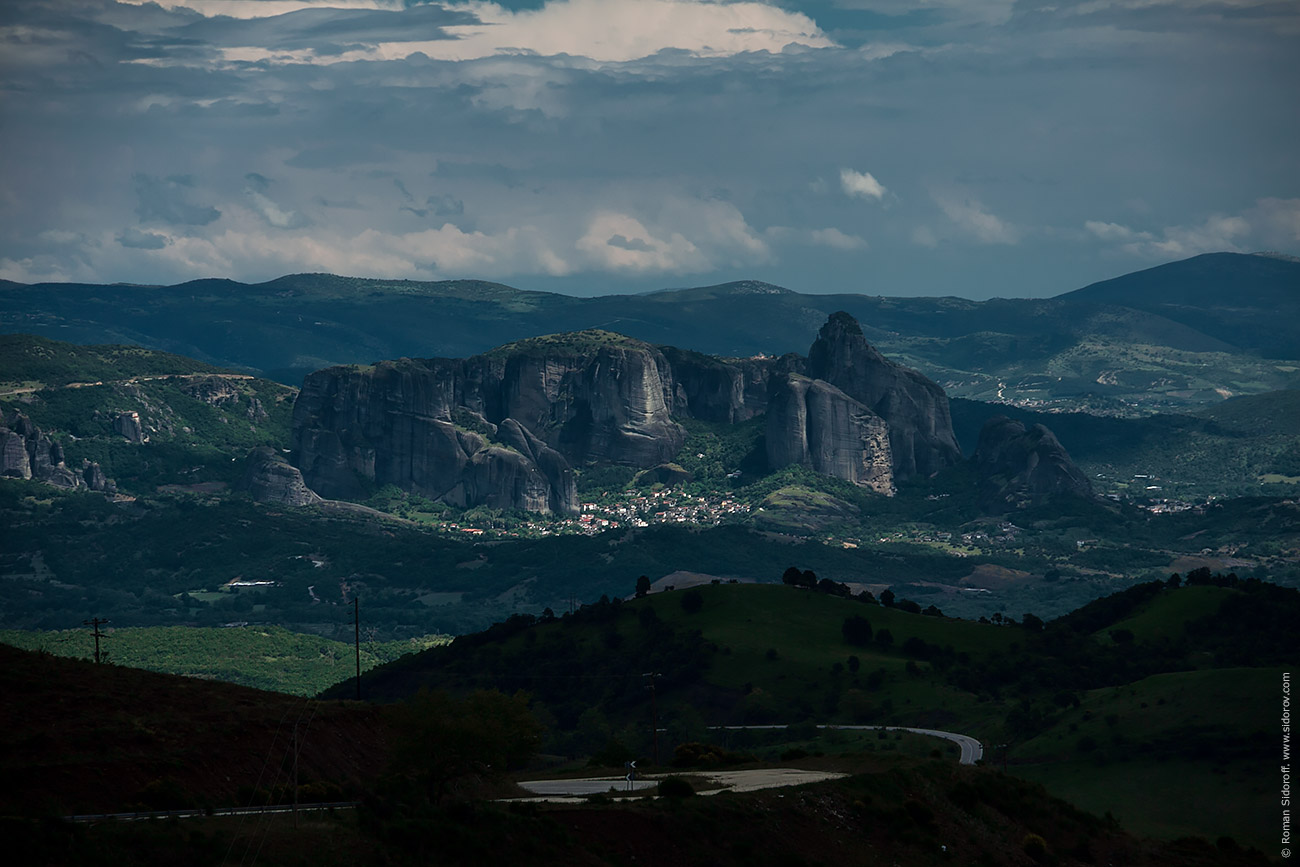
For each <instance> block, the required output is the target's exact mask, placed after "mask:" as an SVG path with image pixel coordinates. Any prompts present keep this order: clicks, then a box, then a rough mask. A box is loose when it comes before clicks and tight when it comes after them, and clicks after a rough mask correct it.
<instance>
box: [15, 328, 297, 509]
mask: <svg viewBox="0 0 1300 867" xmlns="http://www.w3.org/2000/svg"><path fill="white" fill-rule="evenodd" d="M0 365H3V366H2V367H0V370H3V371H4V373H3V376H4V377H5V379H6V380H8V383H7V384H5V383H0V412H3V414H4V416H5V417H6V418H9V419H12V418H13V417H14V414H15V413H22V414H23V415H25V416H27V417H28V418H30V419H31V420H32V422H33V423H35V424H36V426H37V427H38V428H40V429H41V431H42V432H43V433H45V434H47V435H48V436H50V437H51V438H52V439H54V440H55V441H57V442H59V443H61V444H62V445H63V447H64V454H65V459H66V461H67V462H68V465H69V466H80V464H81V461H82V460H83V459H85V460H90V461H95V462H98V463H99V465H100V467H101V468H102V469H103V470H104V473H105V475H107V476H108V477H109V478H111V479H113V480H114V481H115V482H116V483H117V486H118V490H119V491H121V492H123V493H127V494H136V495H138V494H144V493H153V492H154V491H155V490H156V489H157V488H159V487H160V486H177V487H180V488H183V489H184V488H192V489H197V490H207V491H212V490H220V489H222V488H224V487H228V486H230V485H232V484H233V483H234V482H235V481H237V480H238V479H239V477H240V475H241V474H242V473H243V459H244V456H245V455H246V454H247V453H248V451H249V450H250V449H252V448H254V447H256V446H261V445H269V446H273V447H275V448H282V447H284V446H287V445H288V442H289V424H290V419H291V416H292V413H293V399H294V396H295V395H296V393H297V392H296V391H295V390H294V389H291V388H288V387H286V386H283V385H280V384H279V383H275V382H271V381H269V380H264V379H256V378H254V377H252V376H249V375H248V374H244V373H233V372H231V371H228V370H222V369H221V368H217V367H214V366H212V365H209V364H204V363H202V362H199V361H194V360H193V359H189V358H182V357H180V356H176V355H169V354H167V353H163V352H152V351H149V350H145V349H141V348H139V347H133V346H77V345H74V344H71V343H63V342H59V341H53V340H46V339H44V338H39V337H30V336H26V335H17V336H5V337H2V338H0ZM127 413H136V415H137V416H138V418H139V425H140V431H141V433H142V435H143V438H144V439H145V440H146V441H144V442H132V441H131V440H130V439H128V437H127V436H126V435H125V434H124V432H123V428H122V427H121V426H120V425H119V423H118V419H119V418H120V417H121V416H123V414H127ZM196 486H197V487H196Z"/></svg>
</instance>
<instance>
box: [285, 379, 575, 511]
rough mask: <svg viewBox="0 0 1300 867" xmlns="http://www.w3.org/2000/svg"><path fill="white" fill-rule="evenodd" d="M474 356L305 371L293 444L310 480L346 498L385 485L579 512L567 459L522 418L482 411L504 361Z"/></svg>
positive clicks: (494, 402)
mask: <svg viewBox="0 0 1300 867" xmlns="http://www.w3.org/2000/svg"><path fill="white" fill-rule="evenodd" d="M475 361H477V360H476V359H470V360H468V361H458V360H450V359H431V360H428V361H417V360H411V359H401V360H400V361H394V362H381V363H379V364H376V365H374V366H372V367H368V368H355V367H353V368H330V369H327V370H321V371H317V372H316V373H313V374H311V375H310V376H308V377H307V379H306V381H305V382H304V383H303V387H302V391H301V392H299V395H298V399H297V401H296V402H295V404H294V416H293V440H292V444H293V449H292V458H293V463H294V464H295V465H296V466H297V467H298V468H299V469H300V470H301V471H302V474H303V478H304V479H305V481H306V483H307V485H309V486H310V487H311V488H312V489H313V490H315V491H318V492H320V494H321V495H322V496H325V497H330V498H339V499H346V498H350V497H356V496H359V495H360V494H361V492H362V491H363V489H364V488H365V486H366V485H367V483H378V484H381V485H383V484H392V485H396V486H398V487H399V488H402V489H403V490H406V491H410V492H412V493H418V494H421V495H422V496H427V497H429V498H431V499H435V500H439V501H442V502H445V503H448V504H450V505H455V506H477V505H490V506H492V507H496V508H518V509H528V510H530V511H538V512H555V513H570V512H576V511H577V508H578V502H577V490H576V487H575V483H574V477H573V470H572V469H571V468H570V466H569V463H568V462H567V461H566V460H565V458H564V457H563V456H562V455H561V454H560V453H559V452H558V451H556V450H555V449H553V448H551V447H550V446H549V445H547V443H546V442H545V441H543V440H542V439H541V437H539V436H537V435H535V434H533V433H532V432H531V431H528V430H527V429H526V428H525V427H524V426H523V425H521V424H520V423H519V422H517V421H516V420H514V419H512V418H505V419H502V420H501V423H500V424H496V423H493V422H490V421H488V420H487V418H486V417H485V416H484V414H483V412H482V410H485V409H486V410H489V411H491V410H496V409H498V408H499V407H500V405H501V403H502V401H501V398H500V395H499V393H498V389H497V388H496V386H498V385H499V384H500V382H502V381H503V380H498V379H495V378H494V377H493V376H492V373H493V372H494V371H493V368H494V367H495V369H496V372H498V373H500V372H503V369H504V365H494V364H492V363H491V362H490V360H487V363H479V364H475V363H473V362H475ZM484 374H487V375H486V376H485V375H484ZM485 380H486V381H487V383H488V384H489V385H490V386H492V387H490V388H488V389H485V388H484V381H485ZM521 391H523V390H522V389H521ZM467 405H468V406H472V407H474V409H469V408H468V406H467ZM498 437H499V439H498Z"/></svg>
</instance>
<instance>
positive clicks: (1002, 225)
mask: <svg viewBox="0 0 1300 867" xmlns="http://www.w3.org/2000/svg"><path fill="white" fill-rule="evenodd" d="M934 201H935V203H936V204H937V205H938V206H939V210H941V211H943V213H944V216H946V217H947V218H948V219H949V220H951V221H952V223H953V225H954V226H956V227H957V229H958V230H959V231H961V232H962V233H963V234H965V235H967V236H969V237H972V238H974V239H975V240H976V241H979V242H980V243H981V244H1015V243H1018V242H1019V241H1020V232H1019V230H1017V229H1016V227H1015V226H1012V225H1011V224H1009V223H1007V222H1005V221H1003V220H1002V219H1000V218H998V217H997V216H995V215H994V214H992V213H990V212H989V211H987V210H986V209H985V208H984V206H983V205H982V204H980V203H979V201H977V200H976V199H973V198H971V197H969V196H958V195H955V194H952V193H935V194H934Z"/></svg>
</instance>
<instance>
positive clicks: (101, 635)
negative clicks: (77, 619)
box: [81, 617, 108, 665]
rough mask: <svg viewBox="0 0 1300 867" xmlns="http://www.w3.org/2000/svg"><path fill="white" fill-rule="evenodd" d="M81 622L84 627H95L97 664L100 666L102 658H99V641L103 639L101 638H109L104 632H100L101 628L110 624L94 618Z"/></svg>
mask: <svg viewBox="0 0 1300 867" xmlns="http://www.w3.org/2000/svg"><path fill="white" fill-rule="evenodd" d="M81 622H82V624H83V625H84V626H92V627H94V632H95V664H96V665H98V664H99V660H100V656H99V639H101V638H106V637H107V636H105V635H104V633H102V632H100V631H99V627H101V626H103V625H104V624H105V623H108V621H107V620H101V619H99V618H98V617H92V618H90V619H89V620H83V621H81Z"/></svg>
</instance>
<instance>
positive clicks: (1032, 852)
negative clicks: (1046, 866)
mask: <svg viewBox="0 0 1300 867" xmlns="http://www.w3.org/2000/svg"><path fill="white" fill-rule="evenodd" d="M1020 847H1021V848H1022V849H1024V850H1025V854H1026V855H1028V856H1029V857H1030V858H1033V859H1034V860H1035V861H1042V860H1043V859H1044V858H1046V857H1047V841H1046V840H1044V839H1043V838H1042V837H1040V836H1039V835H1037V834H1026V835H1025V839H1023V840H1021V841H1020Z"/></svg>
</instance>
